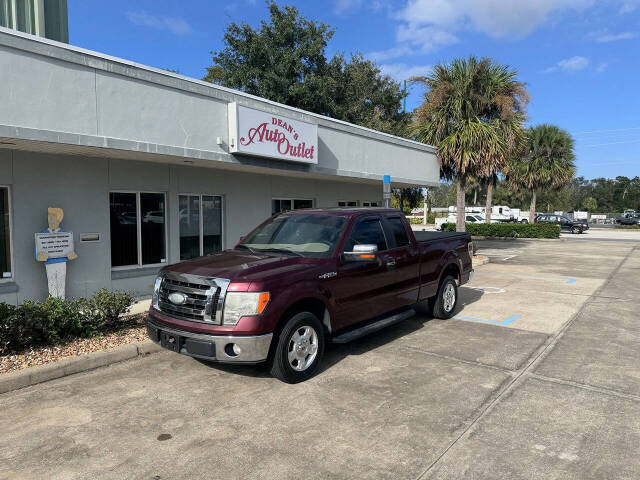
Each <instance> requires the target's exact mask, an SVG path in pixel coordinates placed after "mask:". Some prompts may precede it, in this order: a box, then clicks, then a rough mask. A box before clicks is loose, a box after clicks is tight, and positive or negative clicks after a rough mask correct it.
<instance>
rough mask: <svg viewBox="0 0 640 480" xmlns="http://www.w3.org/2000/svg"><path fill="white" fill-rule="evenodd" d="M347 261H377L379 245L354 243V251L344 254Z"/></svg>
mask: <svg viewBox="0 0 640 480" xmlns="http://www.w3.org/2000/svg"><path fill="white" fill-rule="evenodd" d="M342 257H343V258H344V261H345V262H375V261H376V260H377V259H378V246H377V245H369V244H364V245H354V246H353V251H352V252H344V253H343V254H342Z"/></svg>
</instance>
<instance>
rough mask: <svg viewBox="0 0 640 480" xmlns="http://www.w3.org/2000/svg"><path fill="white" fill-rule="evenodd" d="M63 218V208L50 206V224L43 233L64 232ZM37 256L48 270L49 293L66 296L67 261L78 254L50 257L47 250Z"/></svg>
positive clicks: (53, 295) (54, 295)
mask: <svg viewBox="0 0 640 480" xmlns="http://www.w3.org/2000/svg"><path fill="white" fill-rule="evenodd" d="M63 218H64V212H63V211H62V209H61V208H58V207H49V208H48V209H47V223H48V224H49V228H47V229H45V230H43V231H42V233H56V232H64V230H63V229H62V228H60V223H61V222H62V219H63ZM34 254H35V250H34ZM35 257H36V260H38V261H39V262H44V265H45V268H46V270H47V283H48V284H49V295H50V296H52V297H58V298H64V297H65V286H66V285H65V284H66V277H67V261H69V260H74V259H76V258H78V255H76V253H75V252H71V253H69V254H67V256H65V257H49V255H47V253H46V252H40V253H38V254H37V255H36V256H35Z"/></svg>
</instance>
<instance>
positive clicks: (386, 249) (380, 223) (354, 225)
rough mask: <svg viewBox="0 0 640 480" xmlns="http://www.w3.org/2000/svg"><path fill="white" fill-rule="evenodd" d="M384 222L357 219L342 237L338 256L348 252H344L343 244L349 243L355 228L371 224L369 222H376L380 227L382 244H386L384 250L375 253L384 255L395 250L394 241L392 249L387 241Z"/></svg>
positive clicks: (369, 218)
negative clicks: (342, 240)
mask: <svg viewBox="0 0 640 480" xmlns="http://www.w3.org/2000/svg"><path fill="white" fill-rule="evenodd" d="M385 220H386V219H384V220H383V218H382V217H378V216H375V217H361V218H358V219H357V220H356V221H355V222H353V225H351V228H350V229H349V232H348V233H347V235H346V236H345V237H344V242H343V244H342V245H340V254H342V253H344V252H347V251H348V250H345V244H347V243H349V240H350V238H351V234H352V233H353V232H354V230H355V229H356V228H358V226H359V225H360V224H361V223H364V222H371V221H377V222H378V224H379V225H380V230H381V231H382V236H383V237H384V243H385V244H386V246H387V248H385V249H384V250H378V251H377V252H376V253H384V252H389V251H390V250H393V249H394V248H395V240H394V247H393V248H392V247H391V245H390V243H389V239H388V238H387V236H388V235H387V229H386V228H385V227H386V225H385V223H384V222H385Z"/></svg>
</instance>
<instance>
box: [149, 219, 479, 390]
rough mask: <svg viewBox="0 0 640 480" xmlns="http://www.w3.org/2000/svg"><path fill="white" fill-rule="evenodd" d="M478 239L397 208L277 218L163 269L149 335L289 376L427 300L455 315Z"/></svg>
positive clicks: (201, 354) (441, 314) (208, 356)
mask: <svg viewBox="0 0 640 480" xmlns="http://www.w3.org/2000/svg"><path fill="white" fill-rule="evenodd" d="M471 255H472V245H471V237H470V236H469V235H468V234H466V233H440V232H415V233H414V232H413V231H412V230H411V227H410V226H409V222H407V219H406V218H405V217H404V215H403V214H402V213H401V212H400V211H398V210H392V209H384V208H361V209H358V208H352V209H312V210H296V211H291V212H285V213H281V214H278V215H275V216H273V217H271V218H269V219H268V220H267V221H265V222H264V223H262V224H261V225H260V226H258V227H257V228H256V229H255V230H253V231H252V232H251V233H249V234H248V235H247V236H246V237H244V238H242V239H241V240H240V242H239V243H238V244H237V245H236V246H235V247H234V248H233V249H231V250H226V251H223V252H220V253H216V254H214V255H209V256H206V257H200V258H196V259H193V260H188V261H185V262H182V263H178V264H175V265H171V266H168V267H166V268H164V269H163V270H162V271H160V273H159V275H158V277H157V279H156V281H155V286H154V293H153V301H152V305H151V308H150V311H149V317H148V323H147V325H148V333H149V337H150V338H151V339H152V340H153V341H154V342H157V343H159V344H160V345H162V346H163V347H165V348H167V349H169V350H173V351H174V352H178V353H183V354H186V355H191V356H193V357H197V358H200V359H205V360H214V361H218V362H227V363H259V362H268V365H269V368H270V371H271V373H272V374H273V375H274V376H275V377H277V378H279V379H281V380H283V381H285V382H290V383H295V382H300V381H303V380H306V379H307V378H309V377H310V376H312V375H313V374H314V372H315V371H316V370H317V368H318V365H319V363H320V361H321V359H322V355H323V353H324V348H325V343H326V342H328V341H332V342H334V343H345V342H348V341H350V340H353V339H355V338H358V337H361V336H363V335H366V334H368V333H371V332H373V331H375V330H378V329H380V328H383V327H386V326H388V325H391V324H393V323H395V322H399V321H401V320H404V319H406V318H408V317H410V316H412V315H414V314H415V311H414V310H413V306H414V305H415V304H416V303H418V302H422V301H426V302H428V306H429V308H430V310H431V312H432V313H433V316H435V317H438V318H450V317H451V316H452V315H453V314H454V311H455V309H456V304H457V300H458V286H459V285H462V284H463V283H466V282H467V281H469V279H470V277H471V275H472V273H473V269H472V268H471Z"/></svg>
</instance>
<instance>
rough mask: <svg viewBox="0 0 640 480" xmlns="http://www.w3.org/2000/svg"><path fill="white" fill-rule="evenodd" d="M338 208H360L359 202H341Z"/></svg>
mask: <svg viewBox="0 0 640 480" xmlns="http://www.w3.org/2000/svg"><path fill="white" fill-rule="evenodd" d="M338 206H339V207H357V206H358V201H357V200H348V201H345V200H340V201H339V202H338Z"/></svg>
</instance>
